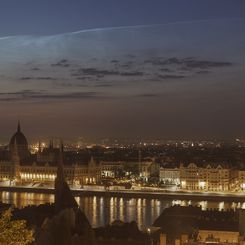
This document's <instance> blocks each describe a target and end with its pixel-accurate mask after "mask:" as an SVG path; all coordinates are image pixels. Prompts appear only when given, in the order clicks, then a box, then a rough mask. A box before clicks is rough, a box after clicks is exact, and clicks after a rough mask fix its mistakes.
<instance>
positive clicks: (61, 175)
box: [57, 140, 65, 182]
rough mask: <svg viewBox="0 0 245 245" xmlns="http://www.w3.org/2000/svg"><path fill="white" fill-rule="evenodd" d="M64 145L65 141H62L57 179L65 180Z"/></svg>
mask: <svg viewBox="0 0 245 245" xmlns="http://www.w3.org/2000/svg"><path fill="white" fill-rule="evenodd" d="M63 155H64V146H63V141H62V140H61V141H60V153H59V162H58V168H57V181H59V182H65V175H64V166H63V164H64V156H63Z"/></svg>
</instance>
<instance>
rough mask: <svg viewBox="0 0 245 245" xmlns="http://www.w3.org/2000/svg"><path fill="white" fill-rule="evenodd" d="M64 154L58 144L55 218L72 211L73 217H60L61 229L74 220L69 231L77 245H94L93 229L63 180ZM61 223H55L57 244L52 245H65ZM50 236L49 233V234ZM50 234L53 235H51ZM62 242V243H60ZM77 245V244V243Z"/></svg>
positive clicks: (61, 144) (61, 146)
mask: <svg viewBox="0 0 245 245" xmlns="http://www.w3.org/2000/svg"><path fill="white" fill-rule="evenodd" d="M63 164H64V152H63V143H62V142H61V143H60V159H59V163H58V166H57V177H56V179H55V203H54V205H55V213H56V215H57V216H59V215H62V214H64V212H66V211H67V210H68V209H70V210H72V211H73V214H74V216H73V215H72V216H62V220H61V222H63V224H62V227H64V225H65V223H66V222H67V220H69V223H70V221H71V219H74V218H75V220H74V225H72V226H71V227H70V228H69V230H70V231H71V232H72V235H75V236H76V239H78V240H77V241H79V244H84V245H95V237H94V232H93V229H92V227H91V225H90V223H89V221H88V219H87V217H86V215H85V214H84V212H83V211H82V210H81V209H80V207H79V205H78V204H77V202H76V200H75V198H74V197H73V195H72V192H71V190H70V188H69V186H68V184H67V182H66V180H65V175H64V165H63ZM61 222H58V223H57V222H56V223H55V224H54V225H57V224H58V228H57V233H55V235H56V236H57V237H55V239H54V240H55V241H56V239H57V241H59V242H57V243H52V244H64V245H65V244H67V243H65V242H64V240H62V239H63V238H62V236H63V235H65V237H66V234H65V233H64V234H63V233H62V234H60V233H59V232H60V227H59V224H61ZM49 234H50V233H49ZM51 234H54V232H53V233H51ZM62 241H63V243H62ZM77 244H78V243H77Z"/></svg>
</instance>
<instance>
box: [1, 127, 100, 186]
mask: <svg viewBox="0 0 245 245" xmlns="http://www.w3.org/2000/svg"><path fill="white" fill-rule="evenodd" d="M67 155H68V156H67ZM75 155H76V154H75V153H72V152H64V151H63V144H62V143H61V144H60V147H59V148H55V147H54V146H53V143H52V141H51V142H50V145H49V147H48V148H44V149H42V150H41V147H40V148H39V150H38V152H37V153H36V154H31V153H30V151H29V147H28V141H27V139H26V137H25V135H24V134H23V133H22V131H21V127H20V123H18V127H17V131H16V133H15V134H14V135H13V136H12V138H11V139H10V142H9V145H8V147H7V149H5V150H4V151H1V154H0V181H10V183H14V182H15V183H28V182H29V183H30V184H33V185H34V184H35V183H36V184H40V183H41V184H42V183H46V184H48V183H50V184H53V182H54V180H55V177H56V172H57V166H58V163H59V161H62V162H63V165H64V174H65V176H66V179H67V182H68V183H69V184H70V185H76V186H82V185H84V184H97V183H99V182H100V175H101V167H100V164H98V163H97V162H96V161H95V160H94V159H93V157H91V156H90V155H89V156H88V157H87V159H85V160H84V159H83V160H81V159H77V158H76V157H75Z"/></svg>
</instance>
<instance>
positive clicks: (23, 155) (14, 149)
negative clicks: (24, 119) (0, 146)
mask: <svg viewBox="0 0 245 245" xmlns="http://www.w3.org/2000/svg"><path fill="white" fill-rule="evenodd" d="M9 151H10V155H11V158H13V156H14V155H15V154H16V153H17V154H18V156H19V158H20V160H24V159H27V158H28V157H29V156H30V152H29V150H28V142H27V139H26V137H25V135H24V134H23V133H22V132H21V128H20V123H18V126H17V132H16V133H15V134H14V135H13V136H12V137H11V139H10V142H9Z"/></svg>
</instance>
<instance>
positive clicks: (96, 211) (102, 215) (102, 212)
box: [0, 191, 245, 229]
mask: <svg viewBox="0 0 245 245" xmlns="http://www.w3.org/2000/svg"><path fill="white" fill-rule="evenodd" d="M75 198H76V200H77V202H78V203H79V205H80V207H81V208H82V210H83V211H84V212H85V214H86V216H87V217H88V219H89V221H90V223H91V225H92V226H93V227H99V226H104V225H106V224H109V223H111V222H112V221H114V220H117V219H120V220H122V221H125V222H129V221H132V220H134V221H136V222H137V223H138V225H139V228H140V229H144V228H145V227H147V226H151V225H152V223H153V222H154V220H155V219H156V218H157V217H158V216H159V215H160V214H161V212H162V211H163V209H165V208H167V207H170V206H172V205H174V204H179V205H183V206H186V205H199V206H202V209H204V210H205V209H207V208H217V209H219V210H222V209H224V210H226V209H236V208H245V202H215V201H191V200H166V199H154V198H125V197H123V198H122V197H98V196H83V197H75ZM0 200H1V201H2V202H4V203H9V204H13V205H15V206H16V207H19V208H21V207H24V206H27V205H39V204H42V203H52V202H53V201H54V195H52V194H38V193H17V192H7V191H2V192H0Z"/></svg>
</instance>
